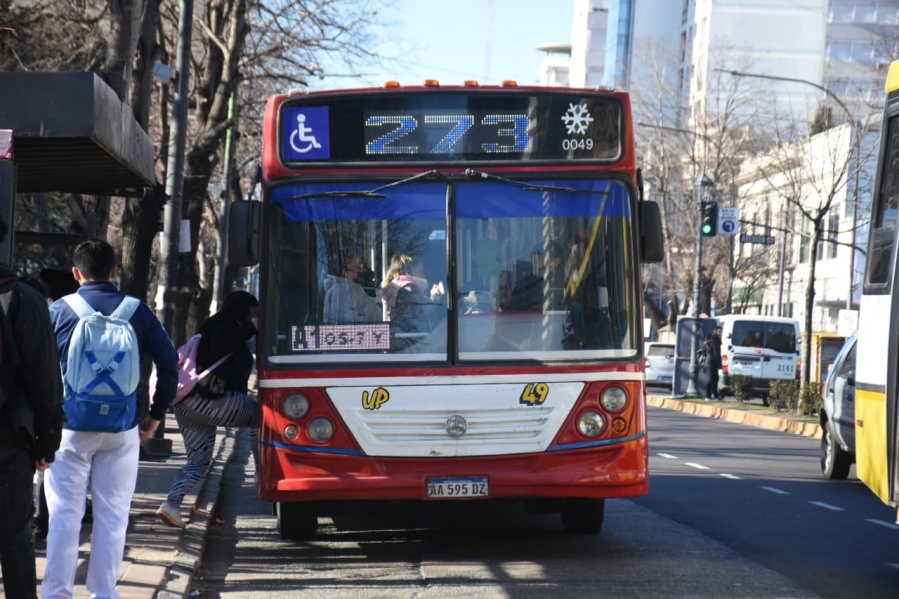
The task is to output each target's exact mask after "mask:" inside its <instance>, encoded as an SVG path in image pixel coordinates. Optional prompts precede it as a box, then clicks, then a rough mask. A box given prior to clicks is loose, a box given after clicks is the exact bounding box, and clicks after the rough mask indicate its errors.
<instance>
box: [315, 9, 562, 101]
mask: <svg viewBox="0 0 899 599" xmlns="http://www.w3.org/2000/svg"><path fill="white" fill-rule="evenodd" d="M394 7H395V11H394V12H392V13H391V15H390V17H389V19H390V20H391V21H392V22H393V24H392V25H391V26H390V27H391V28H390V31H389V32H388V33H385V34H384V35H383V38H384V39H391V40H392V41H390V42H388V43H385V44H384V45H382V46H381V48H380V49H381V52H382V53H383V54H385V55H387V56H398V57H401V58H399V59H398V60H399V61H400V63H399V64H397V65H396V66H392V65H388V66H387V67H384V68H380V67H379V68H373V69H366V75H370V76H369V77H367V80H368V81H367V83H370V84H373V85H381V84H383V83H384V81H388V80H397V81H399V82H400V83H401V84H404V85H406V84H408V85H418V84H421V82H422V81H423V80H425V79H437V80H438V81H440V83H442V84H447V85H449V84H458V83H461V82H462V81H464V80H466V79H474V80H477V81H478V82H480V83H481V84H496V83H500V82H501V81H503V80H506V79H512V80H515V81H517V82H518V83H519V84H520V85H529V84H536V83H537V82H538V80H539V76H540V65H541V64H542V63H543V58H544V56H545V53H544V52H541V51H539V50H537V49H536V48H537V46H538V45H539V44H543V43H565V44H569V43H571V27H572V14H573V12H574V0H394ZM331 83H332V84H334V83H337V82H334V81H332V82H331ZM353 83H356V84H358V81H356V82H353V81H345V82H343V83H341V84H340V87H348V86H350V85H352V84H353Z"/></svg>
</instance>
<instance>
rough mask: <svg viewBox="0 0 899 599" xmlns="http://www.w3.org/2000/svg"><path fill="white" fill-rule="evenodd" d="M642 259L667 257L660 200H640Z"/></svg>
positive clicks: (652, 259)
mask: <svg viewBox="0 0 899 599" xmlns="http://www.w3.org/2000/svg"><path fill="white" fill-rule="evenodd" d="M640 210H641V214H640V261H641V262H661V261H662V259H663V258H664V257H665V256H664V253H665V243H664V241H663V240H662V213H661V211H660V210H659V204H658V202H652V201H649V200H644V201H642V202H640Z"/></svg>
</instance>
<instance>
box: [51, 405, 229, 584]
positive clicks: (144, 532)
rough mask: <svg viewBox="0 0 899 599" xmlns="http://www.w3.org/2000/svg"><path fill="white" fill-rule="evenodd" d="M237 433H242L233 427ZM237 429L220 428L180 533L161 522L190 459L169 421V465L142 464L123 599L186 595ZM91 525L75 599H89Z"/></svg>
mask: <svg viewBox="0 0 899 599" xmlns="http://www.w3.org/2000/svg"><path fill="white" fill-rule="evenodd" d="M234 430H237V429H234ZM234 430H232V429H224V428H220V429H219V432H218V438H217V439H216V451H215V455H214V457H213V461H212V464H211V465H210V468H209V470H208V471H207V474H206V477H205V478H204V479H203V480H202V481H201V482H200V483H198V484H197V486H196V488H195V489H194V490H193V491H192V493H191V494H189V495H188V496H187V497H185V498H184V504H183V505H182V506H181V508H182V512H181V513H182V517H184V520H185V522H187V524H188V526H187V529H185V530H181V529H178V528H173V527H171V526H167V525H165V524H163V523H162V521H161V520H159V519H157V518H156V509H157V508H158V507H159V505H160V504H161V503H162V502H163V501H164V500H165V498H166V496H167V495H168V492H169V486H170V485H171V483H172V480H174V478H175V474H176V473H177V472H178V470H180V468H181V466H182V465H184V463H185V461H186V456H185V454H184V444H183V442H182V440H181V435H180V434H179V432H178V427H177V425H176V424H175V420H174V418H171V417H169V418H166V430H165V437H166V438H167V439H171V440H172V455H171V456H170V457H169V458H168V459H167V460H166V461H164V462H163V461H141V462H140V466H139V474H138V477H137V489H136V491H135V493H134V500H133V501H132V503H131V517H130V522H129V524H128V537H127V540H126V542H125V559H124V561H123V563H122V569H121V571H120V578H119V585H118V590H119V593H120V594H121V596H122V599H153V598H154V597H159V598H160V599H174V598H176V597H177V598H181V597H187V596H188V592H189V591H190V584H191V580H192V579H193V576H194V575H195V574H196V572H197V570H198V569H199V566H200V559H201V557H202V553H203V546H204V544H205V541H206V530H207V528H208V526H209V523H210V520H211V519H212V518H213V517H214V510H215V502H216V499H217V497H218V492H219V484H220V482H221V477H222V472H223V471H224V468H225V465H226V464H227V463H228V460H229V459H230V457H231V453H232V452H233V450H234ZM90 530H91V525H90V524H83V525H82V530H81V554H80V556H79V557H80V560H79V565H78V576H77V578H76V581H75V585H76V586H75V597H76V599H81V598H85V599H86V598H87V597H89V595H88V592H87V587H86V586H85V578H86V576H87V557H88V556H89V555H90ZM45 554H46V545H39V546H38V547H37V576H38V591H40V580H41V579H42V578H43V575H44V568H45V566H46V563H47V561H46V559H45Z"/></svg>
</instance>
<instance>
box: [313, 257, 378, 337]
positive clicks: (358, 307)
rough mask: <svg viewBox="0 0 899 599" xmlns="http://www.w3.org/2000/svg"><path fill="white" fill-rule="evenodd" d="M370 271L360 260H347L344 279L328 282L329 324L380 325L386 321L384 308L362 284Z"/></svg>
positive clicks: (330, 277)
mask: <svg viewBox="0 0 899 599" xmlns="http://www.w3.org/2000/svg"><path fill="white" fill-rule="evenodd" d="M367 271H368V269H367V268H366V266H365V263H364V262H363V261H362V259H361V258H360V257H358V256H355V255H352V256H349V257H347V258H344V259H343V266H342V267H341V269H340V276H335V275H331V274H329V275H328V276H327V277H326V278H325V284H324V288H325V307H324V314H323V318H322V320H323V321H324V323H325V324H338V323H340V324H343V323H354V322H377V321H381V320H382V313H381V305H380V303H379V302H378V300H376V299H375V298H373V297H371V296H369V295H368V294H367V293H366V292H365V290H364V289H363V288H362V286H361V285H360V284H359V283H358V279H359V277H360V276H363V275H364V274H365V273H366V272H367Z"/></svg>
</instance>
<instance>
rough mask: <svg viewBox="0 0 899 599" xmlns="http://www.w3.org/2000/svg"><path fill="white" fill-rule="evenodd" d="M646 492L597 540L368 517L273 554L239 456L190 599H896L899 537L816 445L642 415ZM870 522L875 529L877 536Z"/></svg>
mask: <svg viewBox="0 0 899 599" xmlns="http://www.w3.org/2000/svg"><path fill="white" fill-rule="evenodd" d="M650 427H651V429H650V434H651V438H650V446H651V451H652V457H651V462H650V466H651V477H652V478H651V481H652V482H651V490H650V494H649V495H648V496H646V497H643V498H639V499H636V500H611V501H609V502H607V510H606V522H605V526H604V528H603V532H602V534H601V535H599V536H592V535H588V536H577V535H568V534H565V533H564V532H563V531H562V528H561V525H560V524H559V520H558V516H555V515H542V516H534V515H529V514H526V513H525V512H524V511H523V510H522V509H521V507H520V506H519V505H517V504H485V503H445V504H444V503H440V504H428V505H427V506H425V509H421V508H420V507H416V506H409V505H408V504H403V505H392V504H388V505H385V504H378V505H374V506H369V508H368V510H367V511H366V512H365V513H359V512H354V513H352V514H350V515H348V516H343V517H340V518H337V519H336V520H329V519H323V520H322V527H321V531H320V534H319V536H318V537H316V538H315V539H314V540H313V541H310V542H306V543H291V542H286V541H282V540H280V538H279V537H278V534H277V531H276V528H275V518H274V517H273V516H272V515H271V508H270V506H269V504H266V503H262V502H260V501H259V500H258V499H257V497H256V492H255V489H254V487H253V484H252V476H253V473H252V470H251V468H252V466H251V465H250V464H249V463H248V460H247V455H248V452H247V450H246V447H245V444H246V440H245V439H243V440H241V443H243V444H244V446H243V448H240V447H239V448H238V451H237V455H238V458H237V459H236V460H235V461H234V462H233V463H232V464H231V465H230V466H229V468H228V471H227V473H226V476H225V480H224V482H223V486H222V496H221V497H220V500H219V511H218V515H219V521H218V522H217V523H216V524H214V525H213V527H212V528H211V529H210V535H209V538H208V539H207V550H206V554H205V556H204V562H203V563H204V567H203V570H202V572H201V573H200V576H199V577H198V578H197V579H196V580H195V585H194V591H195V593H194V595H193V596H194V597H210V598H211V597H241V598H244V597H249V598H254V597H266V598H269V597H285V596H289V597H321V596H327V597H329V598H330V597H336V598H342V597H347V598H350V597H352V598H353V599H359V598H366V597H410V598H411V597H545V596H610V597H665V598H676V597H709V598H712V597H714V598H719V597H741V598H743V597H766V598H768V597H816V596H823V597H887V596H889V597H895V589H897V588H899V580H897V570H896V569H895V568H893V567H892V566H890V564H896V563H899V559H896V549H897V548H899V543H897V542H896V541H897V539H899V529H897V528H895V527H893V526H892V525H891V524H890V517H891V510H889V509H888V508H886V507H885V506H883V505H882V504H880V502H879V501H878V500H877V499H876V498H874V497H873V496H872V495H870V493H869V492H867V490H866V489H864V488H863V487H862V486H861V485H860V484H859V483H857V482H854V483H853V482H849V483H831V482H827V481H824V480H823V479H821V477H820V471H819V466H818V459H817V444H818V441H817V440H816V439H810V438H805V437H798V436H794V435H790V434H786V433H777V432H772V431H766V430H763V429H756V428H753V427H747V426H743V425H736V424H733V423H729V422H723V421H717V420H711V419H705V418H700V417H697V416H692V415H689V414H682V413H679V412H673V411H667V410H660V409H652V410H651V412H650ZM872 521H873V522H872Z"/></svg>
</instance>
